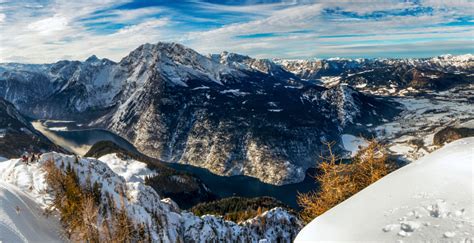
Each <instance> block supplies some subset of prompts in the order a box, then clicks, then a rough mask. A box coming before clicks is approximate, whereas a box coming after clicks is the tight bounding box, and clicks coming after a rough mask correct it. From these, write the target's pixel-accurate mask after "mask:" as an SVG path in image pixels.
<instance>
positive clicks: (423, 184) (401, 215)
mask: <svg viewBox="0 0 474 243" xmlns="http://www.w3.org/2000/svg"><path fill="white" fill-rule="evenodd" d="M473 173H474V138H464V139H460V140H457V141H455V142H452V143H450V144H448V145H445V146H444V147H443V148H441V149H439V150H437V151H435V152H433V153H431V154H429V155H427V156H425V157H423V158H422V159H420V160H417V161H416V162H413V163H411V164H409V165H407V166H405V167H403V168H401V169H399V170H397V171H395V172H393V173H391V174H389V175H388V176H386V177H384V178H382V179H381V180H379V181H377V182H376V183H374V184H372V185H370V186H369V187H367V188H365V189H364V190H362V191H361V192H359V193H357V194H356V195H354V196H352V197H351V198H349V199H347V200H346V201H344V202H342V203H341V204H339V205H337V206H336V207H334V208H332V209H330V210H329V211H327V212H326V213H324V214H323V215H321V216H319V217H317V218H316V219H315V220H314V221H312V222H311V223H310V224H308V225H307V226H306V227H305V228H303V230H302V231H301V232H300V233H299V234H298V236H297V238H296V240H295V242H297V243H299V242H319V241H321V242H322V241H324V242H325V241H358V242H396V241H399V242H404V241H408V242H472V241H474V207H473V205H474V198H473V196H472V195H474V184H473Z"/></svg>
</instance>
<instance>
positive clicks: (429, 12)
mask: <svg viewBox="0 0 474 243" xmlns="http://www.w3.org/2000/svg"><path fill="white" fill-rule="evenodd" d="M473 16H474V2H473V1H472V0H464V1H462V0H452V1H450V0H445V1H441V0H426V1H421V0H419V1H395V0H393V1H391V0H382V1H373V0H365V1H349V0H339V1H330V0H318V1H276V0H273V1H265V0H261V1H252V0H248V1H241V0H233V1H216V0H211V1H203V0H178V1H164V0H153V1H145V0H84V1H66V0H59V1H53V0H38V1H25V0H15V1H13V0H0V62H31V63H45V62H54V61H57V60H60V59H76V60H83V59H85V58H87V57H88V56H90V55H92V54H96V55H98V56H99V57H107V58H109V59H112V60H115V61H119V60H120V59H121V58H122V57H124V56H125V55H127V54H128V53H129V52H130V51H131V50H133V49H134V48H136V47H138V46H139V45H141V44H143V43H156V42H158V41H168V42H170V41H174V42H179V43H182V44H184V45H187V46H189V47H191V48H193V49H196V50H197V51H199V52H201V53H203V54H207V53H219V52H222V51H224V50H226V51H231V52H237V53H242V54H247V55H250V56H254V57H258V58H275V57H279V58H292V59H294V58H298V59H310V58H328V57H349V58H355V57H369V58H371V57H396V58H400V57H401V58H404V57H427V56H436V55H441V54H447V53H450V54H465V53H473V52H474V41H473V38H474V28H473V25H474V17H473Z"/></svg>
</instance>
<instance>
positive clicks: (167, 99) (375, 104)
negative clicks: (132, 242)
mask: <svg viewBox="0 0 474 243" xmlns="http://www.w3.org/2000/svg"><path fill="white" fill-rule="evenodd" d="M351 65H352V64H351ZM0 77H1V79H2V80H0V81H1V82H0V88H1V87H3V89H0V91H2V90H3V93H1V92H0V95H2V96H3V97H6V98H7V99H9V100H11V101H12V102H14V103H15V102H16V104H17V105H18V106H19V107H20V110H21V111H22V112H25V113H29V114H32V115H33V116H36V117H40V118H59V119H76V120H77V119H82V120H86V121H88V122H89V123H90V125H91V126H96V127H102V128H106V129H108V130H111V131H113V132H116V133H118V134H119V135H121V136H123V137H124V138H126V139H128V140H129V141H130V142H132V143H133V144H134V145H135V146H136V147H137V148H138V149H139V150H140V151H141V152H143V153H145V154H147V155H149V156H152V157H154V158H158V159H161V160H164V161H168V162H178V163H187V164H192V165H195V166H199V167H204V168H207V169H209V170H211V171H212V172H214V173H217V174H220V175H248V176H252V177H257V178H259V179H260V180H262V181H264V182H267V183H271V184H276V185H282V184H287V183H292V182H298V181H301V180H303V178H304V173H305V170H306V169H307V168H309V167H312V166H314V163H315V161H316V159H317V158H318V156H319V155H320V154H321V153H322V152H324V147H325V145H324V142H329V141H336V142H337V143H338V144H340V141H341V140H340V134H341V132H342V131H344V130H356V131H361V132H363V131H362V130H363V127H357V125H356V124H359V123H360V122H361V121H362V120H363V121H364V122H365V121H371V122H373V123H374V124H377V122H379V121H381V120H383V119H390V118H391V117H393V116H394V115H395V114H396V113H397V108H396V107H395V105H394V104H393V103H391V102H388V101H382V100H378V99H377V98H375V97H372V96H369V95H364V94H362V93H360V92H358V91H357V90H354V89H352V88H350V87H348V86H344V85H336V86H333V87H331V88H325V87H322V86H318V85H315V84H313V83H311V82H308V81H304V80H302V79H300V78H299V77H297V75H295V74H293V73H291V72H289V71H287V70H286V69H284V68H283V67H282V66H280V65H278V64H277V63H274V62H272V61H270V60H258V59H253V58H250V57H247V56H242V55H238V54H233V53H225V52H224V53H222V54H219V55H211V56H203V55H201V54H199V53H197V52H195V51H194V50H192V49H189V48H186V47H184V46H182V45H179V44H175V43H158V44H154V45H152V44H145V45H142V46H140V47H138V48H137V49H136V50H134V51H132V52H131V53H130V54H129V55H128V56H127V57H125V58H123V59H122V60H121V61H120V62H119V63H113V62H111V61H108V60H106V59H102V60H100V59H98V58H96V57H91V58H89V59H88V60H86V61H85V62H69V61H61V62H58V63H55V64H47V65H19V64H7V65H0ZM37 80H40V81H38V82H37V83H42V84H43V85H44V87H45V88H44V90H38V91H37V92H39V93H38V94H36V95H34V96H31V95H29V93H28V92H29V91H28V90H23V89H22V88H21V86H19V85H17V84H19V83H20V84H21V83H22V82H23V83H33V82H36V81H37ZM25 87H28V85H25ZM30 89H31V88H30ZM336 149H342V148H341V147H340V146H337V147H336Z"/></svg>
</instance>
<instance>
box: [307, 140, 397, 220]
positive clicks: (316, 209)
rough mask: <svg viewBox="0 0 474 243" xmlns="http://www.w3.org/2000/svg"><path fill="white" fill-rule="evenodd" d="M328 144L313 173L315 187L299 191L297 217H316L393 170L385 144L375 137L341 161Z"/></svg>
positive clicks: (308, 218) (310, 218)
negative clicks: (298, 213) (344, 161)
mask: <svg viewBox="0 0 474 243" xmlns="http://www.w3.org/2000/svg"><path fill="white" fill-rule="evenodd" d="M331 147H332V144H328V148H329V156H328V157H326V158H324V159H323V161H322V163H320V164H319V165H318V168H319V169H320V170H321V174H319V175H318V176H317V177H316V180H317V181H318V182H319V185H320V188H319V190H318V191H313V192H309V193H303V194H299V195H298V204H299V205H301V207H302V208H303V209H302V211H301V212H300V218H301V219H302V220H303V221H304V222H306V223H308V222H310V221H311V220H313V219H314V218H315V217H317V216H319V215H321V214H323V213H324V212H326V211H327V210H329V209H331V208H332V207H334V206H336V205H337V204H339V203H341V202H342V201H344V200H346V199H347V198H349V197H351V196H352V195H354V194H355V193H357V192H359V191H361V190H362V189H364V188H365V187H367V186H369V185H370V184H372V183H374V182H375V181H377V180H379V179H380V178H382V177H383V176H385V175H387V174H388V173H390V171H392V170H393V168H394V167H393V166H392V165H391V163H390V162H389V160H388V157H387V152H386V150H385V148H384V147H383V146H382V145H380V144H379V143H378V142H377V141H375V140H372V141H370V143H369V145H368V146H367V147H366V148H363V149H361V150H359V152H358V153H357V155H356V156H355V157H354V158H353V159H352V162H351V163H342V161H341V160H340V158H338V157H337V156H336V155H335V154H334V153H333V152H332V149H331Z"/></svg>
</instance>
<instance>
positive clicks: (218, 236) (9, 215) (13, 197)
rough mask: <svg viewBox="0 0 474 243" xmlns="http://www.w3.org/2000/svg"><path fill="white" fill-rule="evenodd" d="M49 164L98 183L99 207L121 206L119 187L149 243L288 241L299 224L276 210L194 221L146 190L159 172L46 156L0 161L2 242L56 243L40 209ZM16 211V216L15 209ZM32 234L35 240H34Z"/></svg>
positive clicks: (112, 160) (106, 160)
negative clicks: (244, 216) (233, 219)
mask: <svg viewBox="0 0 474 243" xmlns="http://www.w3.org/2000/svg"><path fill="white" fill-rule="evenodd" d="M49 160H53V161H54V162H55V165H56V166H57V167H58V168H61V169H63V170H64V169H65V167H61V166H60V165H61V164H64V165H68V164H69V165H71V166H72V168H73V169H74V170H75V171H76V173H77V175H78V177H79V180H80V183H81V184H83V185H84V184H85V183H86V181H87V180H90V182H91V183H94V182H99V183H100V184H101V195H102V201H101V203H102V204H104V203H106V202H107V199H106V194H109V195H110V196H111V197H112V198H113V200H115V203H117V204H118V205H120V204H121V202H122V200H121V198H120V193H119V191H120V188H124V190H125V198H124V199H123V202H124V203H125V208H126V211H127V214H128V215H129V216H130V218H131V219H132V220H133V222H134V223H135V224H139V223H142V224H145V225H146V226H147V228H149V231H150V234H151V236H152V239H153V241H154V242H178V241H179V242H209V241H225V242H229V241H233V242H258V241H260V240H263V239H266V240H268V241H269V242H277V241H283V242H290V241H291V240H292V239H293V238H294V237H295V236H296V234H297V232H298V231H299V230H300V228H301V223H300V221H299V220H298V219H297V218H296V217H295V216H294V215H292V214H289V213H288V212H286V211H285V210H283V209H281V208H274V209H272V210H270V211H267V212H264V213H263V214H261V215H259V216H257V217H255V218H253V219H249V220H247V221H243V222H239V223H235V222H231V221H226V220H223V219H222V218H220V217H218V216H212V215H205V216H202V217H197V216H195V215H193V214H192V213H189V212H185V211H181V210H180V209H179V208H178V206H177V205H176V204H175V203H174V202H173V201H172V200H170V199H162V198H160V196H159V195H158V194H157V193H156V192H155V191H154V190H153V189H152V188H151V187H149V186H147V185H145V184H144V182H143V179H144V177H145V176H146V175H152V174H154V173H160V172H159V171H151V170H150V169H148V168H146V165H145V164H143V163H141V162H139V161H135V160H123V159H120V158H119V157H117V156H116V155H115V154H110V155H105V156H103V157H101V158H100V159H99V160H97V159H93V158H79V159H78V160H77V162H76V157H75V156H71V155H64V154H60V153H46V154H43V155H42V156H41V158H40V159H39V160H38V161H37V162H34V163H32V164H30V165H26V164H24V163H23V162H21V161H20V160H19V159H12V160H7V161H3V162H0V180H1V181H2V184H1V185H2V187H1V191H0V192H1V194H0V195H2V196H1V197H0V202H2V204H1V205H0V232H1V233H2V234H1V235H0V239H1V240H5V241H6V242H10V241H17V240H19V241H24V242H28V241H30V240H33V241H36V240H46V241H48V242H49V241H55V240H59V239H61V238H60V237H61V235H59V233H60V228H59V227H57V220H56V218H55V217H54V216H49V218H45V217H44V216H43V215H42V214H41V210H40V208H46V207H47V206H48V205H50V203H51V200H52V195H51V194H50V191H49V190H48V185H47V183H46V180H45V171H44V170H43V168H42V165H43V164H44V163H46V162H47V161H49ZM5 189H6V190H5ZM17 206H18V207H19V208H20V210H19V211H17V210H16V207H17ZM16 214H18V215H16ZM53 215H54V214H53ZM156 218H158V219H159V220H155V219H156ZM98 220H100V219H98ZM55 225H56V226H55ZM34 234H37V235H38V237H39V238H34ZM2 237H3V238H2ZM5 237H7V238H5ZM32 237H33V238H32Z"/></svg>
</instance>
